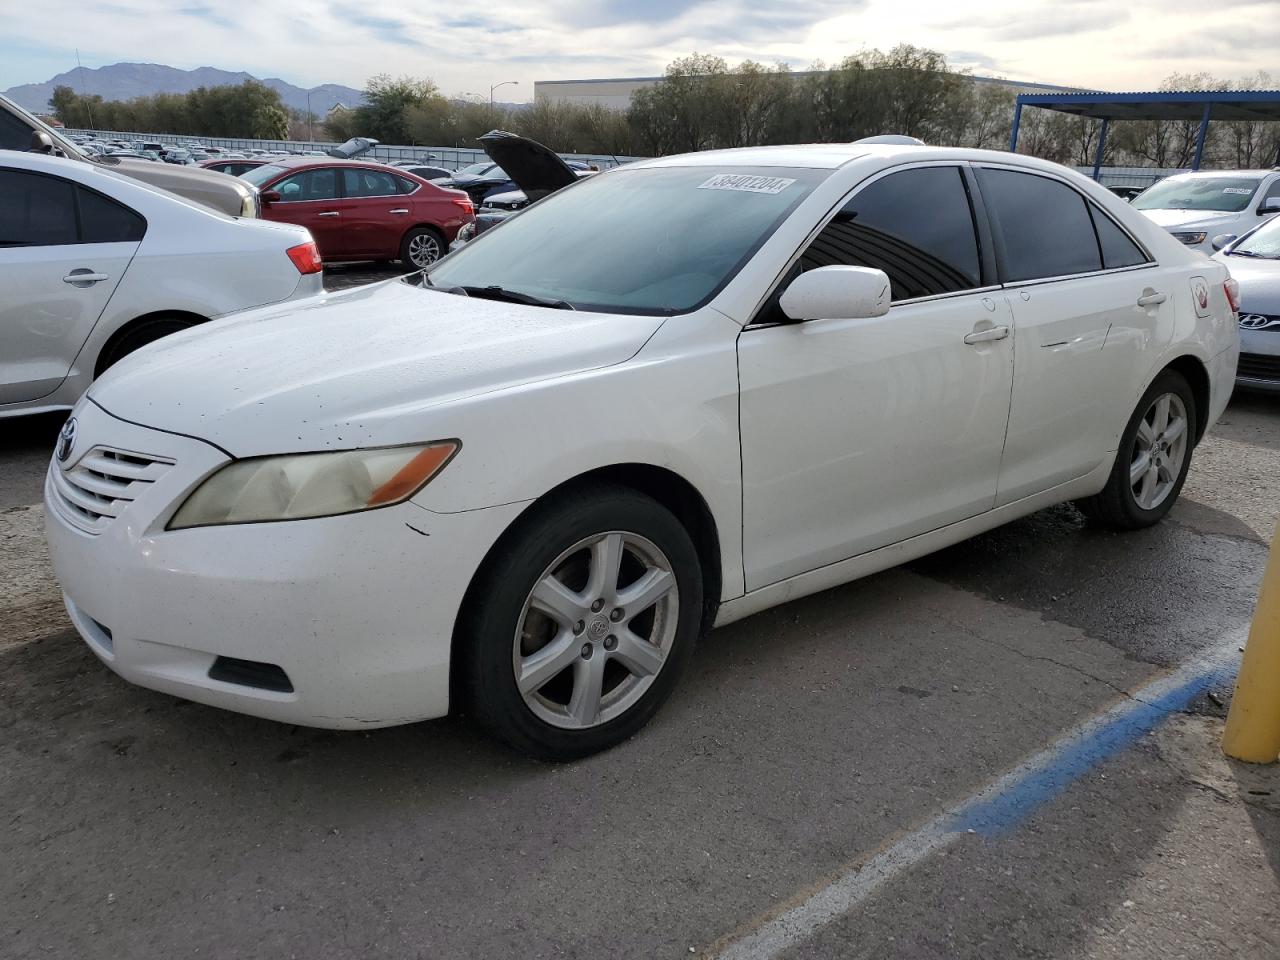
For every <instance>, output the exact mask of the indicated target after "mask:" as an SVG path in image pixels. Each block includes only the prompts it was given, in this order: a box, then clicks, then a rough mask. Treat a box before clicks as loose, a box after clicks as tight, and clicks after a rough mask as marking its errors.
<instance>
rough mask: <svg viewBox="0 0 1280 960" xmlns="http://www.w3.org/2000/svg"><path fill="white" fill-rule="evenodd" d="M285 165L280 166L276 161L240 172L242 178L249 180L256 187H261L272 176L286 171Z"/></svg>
mask: <svg viewBox="0 0 1280 960" xmlns="http://www.w3.org/2000/svg"><path fill="white" fill-rule="evenodd" d="M284 171H285V168H284V167H278V166H276V165H275V164H274V163H264V164H263V165H262V166H260V167H254V168H253V169H252V170H246V171H245V172H244V173H242V174H240V179H241V180H247V181H248V182H249V183H251V184H253V185H254V186H255V187H260V186H262V185H263V184H264V183H266V182H267V181H268V180H270V179H271V178H272V177H277V176H279V175H280V174H282V173H284Z"/></svg>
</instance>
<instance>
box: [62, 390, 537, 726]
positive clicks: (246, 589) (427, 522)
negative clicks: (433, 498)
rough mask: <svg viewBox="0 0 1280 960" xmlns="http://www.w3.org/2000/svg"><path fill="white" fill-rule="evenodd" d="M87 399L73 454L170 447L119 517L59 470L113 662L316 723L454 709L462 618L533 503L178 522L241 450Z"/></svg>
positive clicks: (180, 686)
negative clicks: (135, 420) (151, 425)
mask: <svg viewBox="0 0 1280 960" xmlns="http://www.w3.org/2000/svg"><path fill="white" fill-rule="evenodd" d="M75 416H76V419H77V426H78V431H77V446H76V449H74V450H73V453H72V456H71V457H69V458H68V461H67V463H66V464H65V469H68V470H69V469H72V468H74V467H75V465H76V463H77V462H78V461H79V460H80V458H81V457H83V456H86V455H88V454H89V453H90V452H91V451H93V450H94V449H99V448H101V447H102V446H109V447H110V448H112V449H114V450H118V451H124V452H126V453H130V452H131V453H136V454H139V455H143V456H145V457H148V458H152V459H157V458H160V459H161V460H162V461H168V462H169V463H170V464H171V465H168V466H166V467H165V468H164V470H163V471H162V472H161V474H160V475H158V476H157V477H156V479H154V480H153V481H152V482H150V483H149V486H147V487H146V489H145V490H144V491H143V492H141V493H139V494H138V495H137V497H136V499H134V500H133V501H132V502H130V503H128V504H127V505H126V506H124V507H123V508H121V509H119V511H118V512H117V515H116V516H115V517H114V518H108V519H107V520H106V522H105V523H103V522H102V521H101V520H99V521H94V522H88V521H87V520H86V518H85V516H84V515H83V513H82V512H79V511H77V509H76V508H74V507H72V506H69V505H68V501H67V498H66V496H65V493H60V492H59V483H58V477H57V476H56V475H55V472H56V471H61V470H64V465H60V464H59V463H58V461H57V460H56V459H55V460H54V462H53V463H52V464H51V465H50V469H49V474H48V475H47V477H46V481H45V513H46V520H45V523H46V532H47V537H48V541H49V550H50V554H51V557H52V559H53V565H54V570H55V573H56V574H57V577H58V580H59V582H60V584H61V585H62V590H63V595H64V599H65V601H66V606H67V611H68V613H69V615H70V617H71V620H72V622H73V623H74V624H75V626H76V629H77V630H78V631H79V633H80V635H81V637H83V638H84V640H85V642H86V643H87V644H88V645H89V647H90V649H92V650H93V652H94V653H95V654H96V655H97V656H98V658H99V659H101V660H102V661H103V662H104V663H105V664H106V665H107V666H108V667H110V668H111V669H112V670H114V671H115V672H116V673H118V674H119V675H120V676H121V677H123V678H124V679H126V680H128V681H130V682H132V683H136V684H139V685H140V686H144V687H149V688H151V689H154V690H160V691H162V692H165V693H169V694H173V695H174V696H179V697H184V698H186V699H189V700H194V701H197V702H200V703H204V704H208V705H210V706H215V707H223V708H225V709H228V710H234V711H237V712H240V713H247V714H251V715H253V716H258V717H264V718H267V719H272V720H279V721H282V722H286V723H296V724H301V725H305V726H314V727H330V728H367V727H374V726H386V725H390V724H396V723H407V722H410V721H414V720H422V719H427V718H430V717H438V716H443V715H444V714H445V713H447V712H448V709H449V657H450V648H451V643H452V636H453V626H454V621H455V619H456V617H457V613H458V610H459V608H460V605H461V602H462V598H463V596H464V594H465V591H466V589H467V586H468V584H469V582H470V579H471V576H472V574H473V572H474V571H475V570H476V568H477V567H478V566H479V564H480V562H481V560H482V559H483V557H484V555H485V554H486V553H487V551H488V549H489V547H490V546H491V545H492V544H493V543H494V542H495V541H496V539H497V537H498V536H499V535H500V534H501V532H502V531H503V530H504V529H506V527H507V525H508V524H509V523H510V521H511V520H512V519H514V517H515V516H516V515H517V514H518V513H519V510H520V506H519V505H511V506H506V507H495V508H493V509H489V510H477V511H471V512H468V513H461V514H448V515H445V514H436V513H432V512H430V511H428V510H426V509H424V508H422V507H419V506H417V505H415V504H413V503H405V504H400V505H398V506H394V507H386V508H383V509H379V510H371V511H366V512H363V513H357V514H349V515H346V516H341V517H330V518H324V519H318V520H299V521H290V522H283V523H259V524H243V525H237V526H222V527H203V528H198V529H193V530H179V531H172V532H170V531H165V530H164V524H165V522H167V520H168V518H169V516H170V515H171V514H172V512H173V510H174V509H175V508H176V506H177V505H178V504H180V503H181V502H182V500H183V499H184V498H185V496H186V494H187V493H188V492H189V491H190V490H191V489H192V488H194V486H195V485H196V484H197V483H199V482H200V481H201V480H202V479H203V478H204V477H206V476H208V475H209V473H211V472H212V471H213V470H215V469H217V468H218V467H219V466H221V465H222V464H223V463H225V462H226V460H227V459H228V458H227V456H226V454H225V453H223V452H222V451H220V450H218V449H217V448H215V447H213V446H210V445H209V444H206V443H204V442H203V441H200V440H196V439H193V438H190V437H180V436H176V435H174V434H170V433H164V432H161V431H157V430H151V429H148V428H145V427H140V426H134V425H132V424H128V423H125V422H123V421H120V420H117V419H116V418H115V417H112V416H111V415H109V414H107V413H106V412H105V411H103V410H102V409H100V408H98V407H96V406H95V405H93V404H92V403H89V402H83V403H81V404H80V405H79V407H78V408H77V409H76V411H75ZM64 489H65V487H64ZM95 531H96V532H95ZM220 658H221V659H220ZM246 661H247V662H249V663H250V664H257V665H259V666H270V667H273V668H278V670H279V671H282V672H283V675H285V676H287V678H288V684H287V685H283V686H287V687H291V689H281V686H282V685H281V684H278V683H275V684H272V683H267V684H263V683H262V682H260V678H261V675H262V673H261V671H259V672H258V673H257V674H255V673H254V671H253V670H249V671H245V670H243V669H231V670H227V669H225V666H226V665H227V664H228V663H231V664H232V665H233V666H235V665H240V666H242V665H243V662H246ZM211 673H212V674H214V675H213V676H211Z"/></svg>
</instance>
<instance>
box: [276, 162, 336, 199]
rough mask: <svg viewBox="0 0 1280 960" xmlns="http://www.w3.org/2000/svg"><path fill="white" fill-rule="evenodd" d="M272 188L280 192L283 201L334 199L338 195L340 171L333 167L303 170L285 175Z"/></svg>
mask: <svg viewBox="0 0 1280 960" xmlns="http://www.w3.org/2000/svg"><path fill="white" fill-rule="evenodd" d="M271 189H272V190H274V191H276V193H278V194H280V200H281V202H282V203H302V202H303V201H306V200H333V199H335V198H336V197H337V196H338V171H337V170H335V169H334V168H333V167H321V168H319V169H316V170H303V171H302V172H301V173H295V174H294V175H293V176H292V177H285V178H284V179H283V180H281V181H280V182H279V183H277V184H276V185H275V186H274V187H272V188H271Z"/></svg>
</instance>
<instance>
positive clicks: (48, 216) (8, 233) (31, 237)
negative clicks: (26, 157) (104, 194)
mask: <svg viewBox="0 0 1280 960" xmlns="http://www.w3.org/2000/svg"><path fill="white" fill-rule="evenodd" d="M76 237H77V233H76V194H75V187H74V185H72V184H71V183H68V182H67V181H66V180H59V179H58V178H57V177H45V176H41V175H40V174H36V173H27V172H25V171H22V170H0V247H51V246H61V245H63V244H69V243H75V242H76Z"/></svg>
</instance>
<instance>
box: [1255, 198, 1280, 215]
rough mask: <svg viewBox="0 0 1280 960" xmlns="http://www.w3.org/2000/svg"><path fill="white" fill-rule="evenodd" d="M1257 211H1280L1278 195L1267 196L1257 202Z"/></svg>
mask: <svg viewBox="0 0 1280 960" xmlns="http://www.w3.org/2000/svg"><path fill="white" fill-rule="evenodd" d="M1258 212H1259V213H1280V197H1267V199H1265V200H1263V201H1262V203H1260V204H1258Z"/></svg>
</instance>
